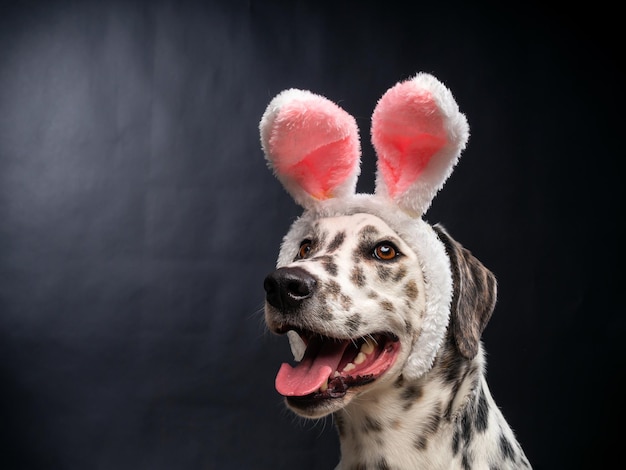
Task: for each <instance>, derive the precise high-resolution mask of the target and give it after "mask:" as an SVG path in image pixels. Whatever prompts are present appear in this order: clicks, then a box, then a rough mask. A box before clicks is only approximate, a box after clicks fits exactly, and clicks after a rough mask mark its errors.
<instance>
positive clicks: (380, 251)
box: [374, 242, 400, 261]
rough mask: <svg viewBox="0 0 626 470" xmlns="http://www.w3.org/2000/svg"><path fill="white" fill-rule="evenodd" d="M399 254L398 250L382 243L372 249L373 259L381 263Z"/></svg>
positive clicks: (386, 243) (389, 244)
mask: <svg viewBox="0 0 626 470" xmlns="http://www.w3.org/2000/svg"><path fill="white" fill-rule="evenodd" d="M399 254H400V252H399V251H398V249H397V248H396V247H395V246H393V245H392V244H391V243H389V242H382V243H379V244H378V245H376V248H374V257H375V258H377V259H379V260H381V261H390V260H392V259H394V258H395V257H397V256H398V255H399Z"/></svg>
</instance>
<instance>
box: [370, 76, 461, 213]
mask: <svg viewBox="0 0 626 470" xmlns="http://www.w3.org/2000/svg"><path fill="white" fill-rule="evenodd" d="M468 137H469V127H468V125H467V120H466V119H465V116H464V115H463V114H461V112H459V108H458V106H457V104H456V101H455V100H454V97H453V96H452V93H451V92H450V90H448V88H446V87H445V86H444V85H443V84H442V83H441V82H439V81H438V80H437V79H436V78H435V77H433V76H432V75H429V74H426V73H419V74H417V75H416V76H415V77H413V78H412V79H410V80H407V81H404V82H400V83H398V84H396V85H395V86H393V87H392V88H390V89H389V90H388V91H387V92H386V93H385V94H384V95H383V96H382V98H381V99H380V100H379V101H378V104H377V105H376V108H375V110H374V114H373V115H372V144H373V145H374V148H375V149H376V153H377V155H378V163H377V165H378V171H377V176H376V194H381V195H383V196H387V197H389V198H390V199H391V200H392V201H393V202H394V203H395V204H397V205H398V206H399V207H400V208H401V209H403V210H404V211H406V212H408V213H409V214H411V215H413V216H421V215H423V214H424V213H425V212H426V211H427V210H428V208H429V207H430V204H431V202H432V200H433V198H434V197H435V194H436V193H437V191H439V189H441V187H442V186H443V184H444V183H445V181H446V179H448V177H449V176H450V173H451V172H452V169H453V168H454V165H455V164H456V162H457V160H458V158H459V156H460V154H461V151H462V150H463V149H464V148H465V144H466V143H467V139H468Z"/></svg>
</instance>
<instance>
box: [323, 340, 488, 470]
mask: <svg viewBox="0 0 626 470" xmlns="http://www.w3.org/2000/svg"><path fill="white" fill-rule="evenodd" d="M483 369H484V359H483V352H482V348H480V350H479V353H478V354H477V355H476V357H475V358H473V359H466V358H464V357H462V356H461V355H460V354H459V353H458V351H457V350H456V347H455V346H454V344H453V341H452V339H451V338H448V340H447V342H446V344H445V345H444V346H443V347H442V348H441V350H440V352H439V354H438V356H437V358H436V360H435V362H434V364H433V367H432V369H431V370H430V371H429V372H428V373H426V374H425V375H424V376H422V377H420V378H419V379H415V380H412V381H410V380H407V379H406V378H405V377H404V376H402V375H400V376H399V377H397V378H396V380H395V381H393V382H391V383H387V384H383V385H382V386H381V387H379V388H377V389H374V390H371V391H369V392H368V393H367V394H364V395H362V396H360V397H356V398H355V399H353V400H352V402H351V403H350V404H349V405H348V406H347V407H346V408H344V409H342V410H340V411H338V412H336V413H335V415H334V418H335V422H336V425H337V430H338V433H339V438H340V443H341V454H342V460H341V462H340V464H339V466H338V467H337V468H338V469H344V468H397V467H399V468H438V467H440V466H441V467H442V468H447V467H446V466H447V465H449V462H441V461H438V459H440V457H439V456H441V455H451V453H450V451H449V449H450V446H453V445H454V443H453V439H454V434H455V430H456V429H459V426H458V421H459V420H460V419H461V418H460V417H462V416H463V415H464V410H465V408H466V407H468V406H472V405H473V403H474V402H476V400H475V399H474V400H473V398H475V397H476V395H477V392H478V391H480V390H481V388H482V387H484V388H483V390H484V392H485V394H486V395H487V397H488V400H491V397H490V395H489V392H488V389H487V385H486V382H485V380H484V375H483ZM439 446H446V450H447V452H441V451H439V450H438V447H439ZM359 465H360V466H359Z"/></svg>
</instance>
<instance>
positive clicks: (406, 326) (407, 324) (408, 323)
mask: <svg viewBox="0 0 626 470" xmlns="http://www.w3.org/2000/svg"><path fill="white" fill-rule="evenodd" d="M404 331H406V332H407V333H411V332H412V331H413V324H412V323H411V321H410V320H409V319H405V320H404Z"/></svg>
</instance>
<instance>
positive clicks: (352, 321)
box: [346, 313, 362, 333]
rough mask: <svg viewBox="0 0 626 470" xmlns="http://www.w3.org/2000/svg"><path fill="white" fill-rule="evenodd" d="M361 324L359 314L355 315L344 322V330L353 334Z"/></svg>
mask: <svg viewBox="0 0 626 470" xmlns="http://www.w3.org/2000/svg"><path fill="white" fill-rule="evenodd" d="M361 324H362V321H361V315H360V314H359V313H355V314H354V315H352V316H350V318H348V320H346V328H348V330H350V333H355V332H356V331H357V330H358V329H359V328H360V327H361Z"/></svg>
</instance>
